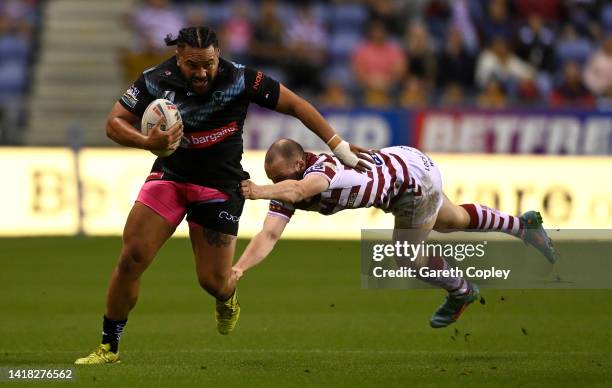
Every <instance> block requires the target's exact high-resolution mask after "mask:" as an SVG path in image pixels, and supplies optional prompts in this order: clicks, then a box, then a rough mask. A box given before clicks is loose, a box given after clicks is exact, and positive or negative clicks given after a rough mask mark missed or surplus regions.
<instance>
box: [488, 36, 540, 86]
mask: <svg viewBox="0 0 612 388" xmlns="http://www.w3.org/2000/svg"><path fill="white" fill-rule="evenodd" d="M534 73H535V72H534V70H533V68H532V67H531V66H530V65H528V64H527V63H525V62H523V61H522V60H521V59H519V58H518V57H517V56H516V55H514V53H513V52H512V51H510V48H509V47H508V42H507V41H506V39H504V38H500V37H495V38H493V40H492V42H491V45H490V47H489V48H488V49H487V50H484V51H483V52H482V53H481V54H480V57H479V58H478V64H477V65H476V83H477V84H478V85H479V86H480V87H482V88H485V87H487V89H488V86H487V85H489V83H490V81H491V80H492V79H495V80H497V81H499V82H501V83H502V84H503V86H504V87H505V88H512V89H514V88H516V87H517V86H518V84H520V83H521V82H523V81H527V80H531V79H533V77H534Z"/></svg>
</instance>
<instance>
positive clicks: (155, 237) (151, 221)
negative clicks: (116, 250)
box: [122, 202, 176, 265]
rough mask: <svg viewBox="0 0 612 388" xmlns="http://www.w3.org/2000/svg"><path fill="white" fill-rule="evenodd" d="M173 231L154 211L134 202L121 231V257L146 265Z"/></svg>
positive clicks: (172, 226)
mask: <svg viewBox="0 0 612 388" xmlns="http://www.w3.org/2000/svg"><path fill="white" fill-rule="evenodd" d="M175 229H176V227H175V226H174V225H173V224H172V223H170V222H169V221H167V220H166V219H165V218H163V217H162V216H160V215H159V214H157V213H156V212H155V211H153V210H152V209H150V208H149V207H147V206H146V205H144V204H142V203H140V202H136V203H135V204H134V206H133V207H132V210H131V211H130V214H129V215H128V218H127V221H126V223H125V228H124V229H123V250H122V256H125V257H128V258H131V259H133V260H135V261H137V262H141V263H142V264H143V265H148V264H149V263H150V262H151V261H152V260H153V258H154V257H155V255H156V254H157V252H158V251H159V249H160V248H161V247H162V246H163V245H164V243H165V242H166V241H168V239H169V238H170V237H171V236H172V234H173V233H174V230H175Z"/></svg>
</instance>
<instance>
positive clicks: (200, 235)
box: [189, 224, 236, 281]
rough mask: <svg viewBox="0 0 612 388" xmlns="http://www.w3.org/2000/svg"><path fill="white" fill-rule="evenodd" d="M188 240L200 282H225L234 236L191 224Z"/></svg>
mask: <svg viewBox="0 0 612 388" xmlns="http://www.w3.org/2000/svg"><path fill="white" fill-rule="evenodd" d="M189 238H190V239H191V246H192V248H193V253H194V256H195V266H196V272H197V275H198V278H199V279H200V280H205V279H208V280H210V281H217V280H219V281H221V280H225V279H226V278H227V277H228V276H229V275H230V274H231V269H232V261H233V258H234V253H235V251H236V236H233V235H231V234H226V233H221V232H218V231H215V230H213V229H209V228H205V227H202V226H199V225H195V224H191V225H190V226H189Z"/></svg>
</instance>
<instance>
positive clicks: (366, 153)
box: [349, 143, 374, 172]
mask: <svg viewBox="0 0 612 388" xmlns="http://www.w3.org/2000/svg"><path fill="white" fill-rule="evenodd" d="M349 147H350V149H351V151H352V152H353V153H354V154H355V155H357V157H358V158H359V159H360V160H359V162H358V163H357V165H356V166H355V169H357V170H358V171H361V172H365V171H368V170H371V169H372V167H370V166H369V165H368V164H367V163H365V162H364V160H365V161H367V162H369V163H372V164H374V159H373V158H372V153H373V151H372V150H366V149H365V148H361V147H359V146H356V145H355V144H350V143H349Z"/></svg>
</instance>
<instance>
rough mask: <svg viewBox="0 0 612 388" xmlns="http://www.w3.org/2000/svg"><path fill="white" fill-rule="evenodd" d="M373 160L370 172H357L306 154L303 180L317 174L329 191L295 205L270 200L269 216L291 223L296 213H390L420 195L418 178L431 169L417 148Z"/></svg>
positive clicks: (386, 151) (326, 157)
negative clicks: (364, 210)
mask: <svg viewBox="0 0 612 388" xmlns="http://www.w3.org/2000/svg"><path fill="white" fill-rule="evenodd" d="M373 158H374V161H375V163H373V164H371V166H372V169H371V170H369V171H367V172H360V171H357V170H355V169H354V168H350V167H347V166H345V165H343V164H342V163H341V162H340V161H339V160H338V159H337V158H336V157H334V156H331V155H328V154H320V155H318V156H317V155H314V154H311V153H307V161H306V171H305V172H304V177H306V176H307V175H309V174H320V175H322V176H324V177H325V178H326V179H327V180H328V181H329V187H328V188H327V190H325V191H324V192H322V193H320V194H318V195H315V196H314V197H312V198H308V199H306V200H304V201H301V202H298V203H295V204H290V203H285V202H282V201H277V200H272V201H270V208H269V214H272V215H276V216H280V217H285V218H287V219H290V218H291V216H292V215H293V214H294V213H295V209H301V210H308V211H316V212H319V213H321V214H324V215H329V214H334V213H337V212H339V211H341V210H344V209H357V208H362V207H363V208H367V207H371V206H373V207H376V208H379V209H383V210H385V211H390V210H391V209H392V208H393V206H394V205H395V203H396V202H397V201H398V200H399V199H400V198H401V197H403V196H406V195H412V196H414V197H419V196H422V195H423V189H422V181H421V178H423V177H424V175H425V174H427V172H429V170H430V169H431V168H433V166H434V164H433V161H432V160H431V159H430V158H429V157H428V156H427V155H425V154H423V153H422V152H421V151H419V150H417V149H416V148H411V147H406V146H398V147H389V148H383V149H381V150H380V151H378V152H376V153H375V154H374V156H373ZM425 185H426V186H427V183H425Z"/></svg>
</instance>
